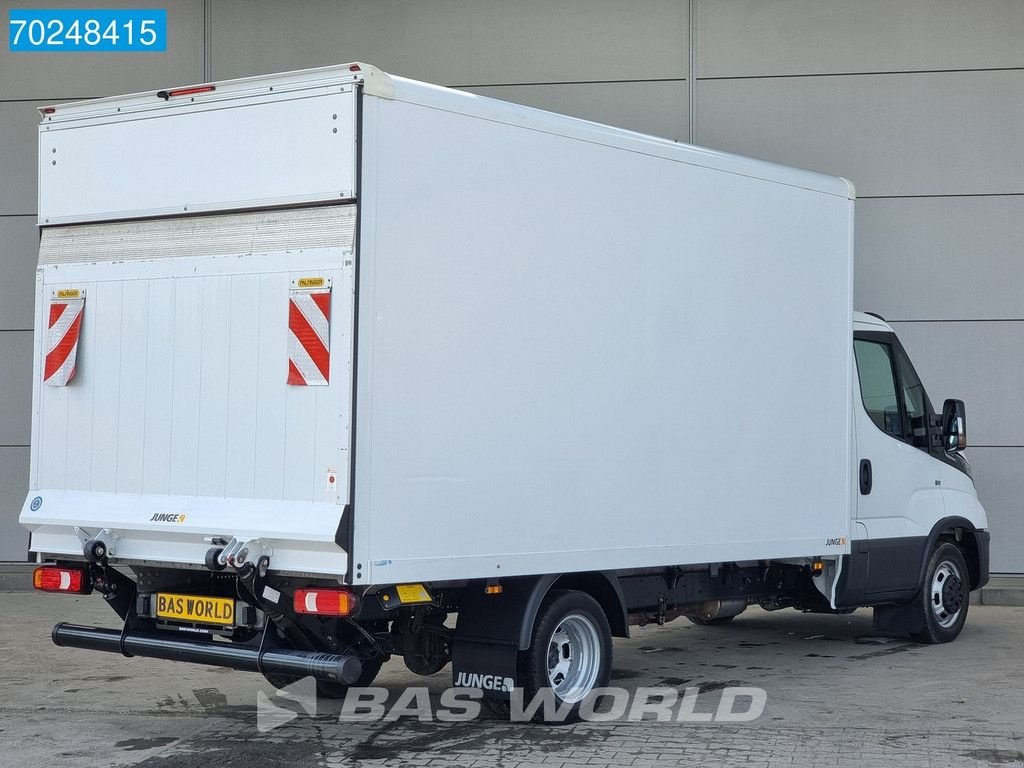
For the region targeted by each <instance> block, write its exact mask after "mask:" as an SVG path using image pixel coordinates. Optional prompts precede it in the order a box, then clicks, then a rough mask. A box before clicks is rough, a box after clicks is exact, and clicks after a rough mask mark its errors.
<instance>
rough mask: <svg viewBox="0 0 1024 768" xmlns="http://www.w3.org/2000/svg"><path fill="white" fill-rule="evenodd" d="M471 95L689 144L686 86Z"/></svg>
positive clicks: (490, 90) (494, 89)
mask: <svg viewBox="0 0 1024 768" xmlns="http://www.w3.org/2000/svg"><path fill="white" fill-rule="evenodd" d="M467 90H469V91H472V92H473V93H479V94H480V95H482V96H491V97H493V98H495V99H502V100H504V101H511V102H515V103H516V104H525V105H526V106H529V107H537V108H538V109H547V110H550V111H552V112H560V113H562V114H565V115H572V116H573V117H582V118H584V119H585V120H594V121H596V122H599V123H607V124H609V125H614V126H618V127H620V128H628V129H630V130H634V131H641V132H642V133H650V134H653V135H655V136H662V137H665V138H668V139H676V140H685V139H686V133H687V107H688V104H687V98H686V83H685V82H683V81H671V82H668V81H661V82H637V83H599V84H597V83H573V84H563V85H515V86H489V87H480V88H468V89H467Z"/></svg>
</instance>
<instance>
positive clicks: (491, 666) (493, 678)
mask: <svg viewBox="0 0 1024 768" xmlns="http://www.w3.org/2000/svg"><path fill="white" fill-rule="evenodd" d="M518 656H519V652H518V651H517V650H516V648H515V646H514V645H513V644H512V643H510V642H509V643H487V642H479V641H474V640H458V639H456V640H455V641H454V642H453V643H452V681H453V684H454V686H455V687H456V688H479V689H481V690H482V691H483V692H484V697H485V698H488V699H504V700H506V701H507V700H508V698H509V694H511V693H512V690H513V689H514V688H515V685H516V682H515V681H516V661H517V659H518Z"/></svg>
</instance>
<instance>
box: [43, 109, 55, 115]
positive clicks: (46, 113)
mask: <svg viewBox="0 0 1024 768" xmlns="http://www.w3.org/2000/svg"><path fill="white" fill-rule="evenodd" d="M56 111H57V108H56V107H43V114H44V115H52V114H53V113H54V112H56Z"/></svg>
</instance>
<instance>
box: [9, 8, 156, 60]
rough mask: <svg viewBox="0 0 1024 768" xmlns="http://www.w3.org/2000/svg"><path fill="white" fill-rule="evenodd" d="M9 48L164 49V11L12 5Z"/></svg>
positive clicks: (142, 50) (78, 50)
mask: <svg viewBox="0 0 1024 768" xmlns="http://www.w3.org/2000/svg"><path fill="white" fill-rule="evenodd" d="M7 46H8V48H9V49H10V50H11V51H14V52H24V51H49V52H54V53H56V52H60V51H67V52H69V53H82V52H85V51H121V52H154V53H162V52H164V51H166V50H167V11H166V10H164V9H162V8H145V9H141V10H112V9H109V8H91V9H90V8H80V9H73V10H71V9H63V8H61V9H58V8H12V9H11V10H10V11H9V12H8V14H7Z"/></svg>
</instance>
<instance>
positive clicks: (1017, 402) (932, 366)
mask: <svg viewBox="0 0 1024 768" xmlns="http://www.w3.org/2000/svg"><path fill="white" fill-rule="evenodd" d="M892 325H893V328H894V329H895V330H896V332H897V333H898V334H899V337H900V339H901V340H902V341H903V345H904V346H905V347H906V348H907V351H908V353H909V354H910V356H911V358H912V359H913V361H914V367H915V368H916V369H917V372H918V374H919V375H920V376H921V379H922V381H923V382H924V385H925V389H926V390H927V391H928V395H929V397H930V398H931V400H932V405H934V406H935V407H936V408H941V407H942V401H943V400H945V399H946V398H947V397H958V398H960V399H961V400H963V401H964V402H965V403H966V406H967V435H968V443H969V444H971V445H977V446H1024V322H1016V323H1015V322H973V323H972V322H951V323H893V324H892Z"/></svg>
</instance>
